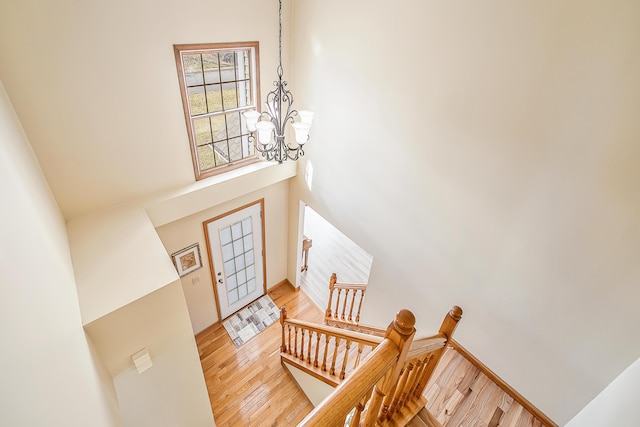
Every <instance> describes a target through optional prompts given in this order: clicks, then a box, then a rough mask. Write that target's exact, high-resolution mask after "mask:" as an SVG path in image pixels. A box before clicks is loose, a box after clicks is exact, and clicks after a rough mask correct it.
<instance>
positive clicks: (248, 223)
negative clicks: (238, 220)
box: [242, 218, 251, 236]
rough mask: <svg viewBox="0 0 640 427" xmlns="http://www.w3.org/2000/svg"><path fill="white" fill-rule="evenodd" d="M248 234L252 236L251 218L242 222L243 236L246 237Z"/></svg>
mask: <svg viewBox="0 0 640 427" xmlns="http://www.w3.org/2000/svg"><path fill="white" fill-rule="evenodd" d="M248 234H251V218H245V219H243V220H242V235H243V236H246V235H248Z"/></svg>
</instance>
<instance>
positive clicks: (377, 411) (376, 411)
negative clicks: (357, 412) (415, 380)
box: [364, 310, 416, 426]
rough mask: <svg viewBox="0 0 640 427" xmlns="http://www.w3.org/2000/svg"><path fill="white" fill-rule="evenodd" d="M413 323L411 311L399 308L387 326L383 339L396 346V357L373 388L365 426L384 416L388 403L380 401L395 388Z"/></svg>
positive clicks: (412, 334)
mask: <svg viewBox="0 0 640 427" xmlns="http://www.w3.org/2000/svg"><path fill="white" fill-rule="evenodd" d="M415 324H416V317H415V316H414V315H413V313H412V312H411V311H409V310H400V311H399V312H398V314H396V318H395V320H394V321H393V322H391V324H390V325H389V327H388V328H387V333H386V335H385V339H388V340H390V341H392V342H393V343H394V344H395V345H396V346H397V348H398V359H397V361H396V362H395V363H394V365H393V367H392V368H391V369H390V370H389V371H388V372H387V374H386V375H385V376H384V377H383V378H382V380H381V381H380V382H379V383H378V384H376V385H375V386H374V388H373V393H372V395H371V401H370V403H369V409H368V410H367V413H366V416H365V420H364V425H365V426H369V425H374V423H375V422H376V419H377V418H378V416H380V417H382V416H385V417H386V412H387V410H388V409H389V407H388V405H384V406H383V405H382V402H383V399H384V397H385V396H386V395H388V394H390V393H393V392H394V390H395V387H396V383H397V382H398V377H399V376H400V371H401V370H402V367H403V366H404V363H405V359H406V357H407V352H408V351H409V348H410V347H411V343H412V342H413V337H414V335H415V334H416V328H415V327H414V326H415Z"/></svg>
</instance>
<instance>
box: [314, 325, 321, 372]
mask: <svg viewBox="0 0 640 427" xmlns="http://www.w3.org/2000/svg"><path fill="white" fill-rule="evenodd" d="M319 351H320V333H319V332H316V357H315V358H314V359H313V367H314V368H317V367H318V352H319Z"/></svg>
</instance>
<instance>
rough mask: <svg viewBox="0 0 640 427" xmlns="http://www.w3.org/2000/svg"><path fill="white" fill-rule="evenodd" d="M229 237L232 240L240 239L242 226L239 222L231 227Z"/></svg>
mask: <svg viewBox="0 0 640 427" xmlns="http://www.w3.org/2000/svg"><path fill="white" fill-rule="evenodd" d="M231 235H232V236H233V240H237V239H239V238H241V237H242V226H241V225H240V223H239V222H236V223H235V224H233V225H232V226H231Z"/></svg>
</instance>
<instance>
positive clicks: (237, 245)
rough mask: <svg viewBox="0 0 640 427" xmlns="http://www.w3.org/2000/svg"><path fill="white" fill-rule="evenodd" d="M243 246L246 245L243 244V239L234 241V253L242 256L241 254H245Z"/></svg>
mask: <svg viewBox="0 0 640 427" xmlns="http://www.w3.org/2000/svg"><path fill="white" fill-rule="evenodd" d="M243 246H244V245H243V244H242V239H238V240H236V241H234V242H233V252H234V253H235V254H236V255H240V254H241V253H243V252H244V247H243ZM225 261H226V260H225Z"/></svg>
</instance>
